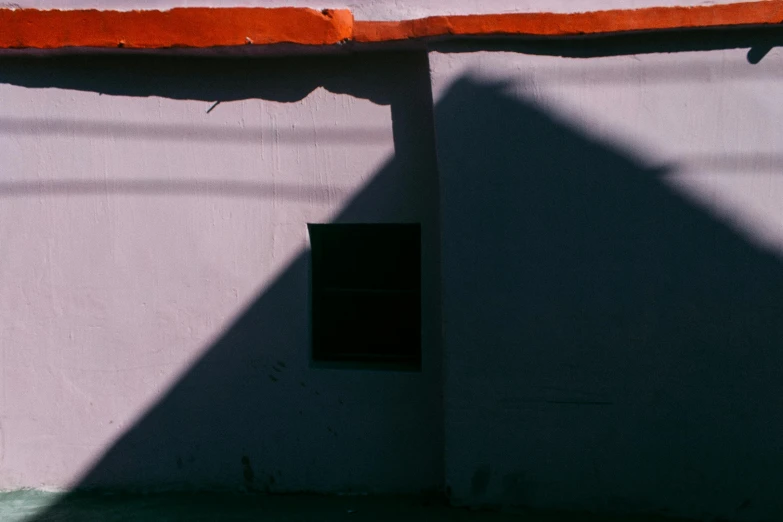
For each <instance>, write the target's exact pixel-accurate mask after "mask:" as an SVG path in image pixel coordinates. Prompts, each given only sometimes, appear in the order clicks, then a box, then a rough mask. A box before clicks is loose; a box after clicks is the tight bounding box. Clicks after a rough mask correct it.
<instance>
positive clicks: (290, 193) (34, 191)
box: [0, 180, 351, 202]
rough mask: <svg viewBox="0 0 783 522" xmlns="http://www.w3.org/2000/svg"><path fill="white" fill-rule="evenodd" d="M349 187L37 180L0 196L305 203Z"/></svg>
mask: <svg viewBox="0 0 783 522" xmlns="http://www.w3.org/2000/svg"><path fill="white" fill-rule="evenodd" d="M350 190H351V189H350V188H346V187H314V186H307V185H286V184H282V185H281V184H272V183H253V182H241V181H211V180H203V181H193V180H187V181H163V180H161V181H159V180H133V181H107V182H103V181H89V180H73V181H33V182H5V183H0V198H8V197H16V196H18V197H23V196H39V195H54V196H65V195H97V194H127V195H139V196H156V195H157V196H196V195H215V196H225V197H242V198H285V199H288V200H293V201H303V202H330V201H333V199H334V197H335V196H336V195H338V194H345V193H347V192H349V191H350Z"/></svg>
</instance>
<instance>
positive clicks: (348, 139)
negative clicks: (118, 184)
mask: <svg viewBox="0 0 783 522" xmlns="http://www.w3.org/2000/svg"><path fill="white" fill-rule="evenodd" d="M205 112H206V111H205ZM0 134H22V135H29V136H40V135H75V136H86V137H101V136H104V137H124V138H132V139H148V140H153V139H154V140H177V141H179V140H182V141H186V140H188V141H208V142H220V143H223V142H236V143H257V142H261V141H264V140H267V141H272V142H283V143H305V142H306V143H312V142H313V140H315V141H317V142H320V143H350V144H351V145H375V144H385V143H389V144H390V143H392V139H393V138H392V130H391V125H389V128H388V129H386V128H380V127H368V128H361V127H334V128H330V127H320V128H307V127H304V128H301V129H291V128H285V129H282V128H275V127H264V128H262V127H246V128H218V127H215V126H199V124H197V123H194V124H193V125H172V124H162V125H148V124H141V123H112V122H98V121H96V122H91V121H83V120H81V121H80V120H67V119H45V120H44V119H35V118H0Z"/></svg>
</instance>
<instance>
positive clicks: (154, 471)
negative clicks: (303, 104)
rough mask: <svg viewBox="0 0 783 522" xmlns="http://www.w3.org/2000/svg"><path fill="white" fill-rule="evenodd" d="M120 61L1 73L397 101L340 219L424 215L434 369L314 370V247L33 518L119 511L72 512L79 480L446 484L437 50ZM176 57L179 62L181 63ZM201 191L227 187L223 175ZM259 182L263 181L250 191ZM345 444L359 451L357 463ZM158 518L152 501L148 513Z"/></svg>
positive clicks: (135, 88)
mask: <svg viewBox="0 0 783 522" xmlns="http://www.w3.org/2000/svg"><path fill="white" fill-rule="evenodd" d="M120 62H121V63H118V62H117V60H108V61H104V60H102V59H100V58H97V59H95V60H94V61H93V60H91V59H84V60H83V59H82V58H79V57H67V58H50V59H46V60H43V59H33V60H30V59H17V58H14V59H7V60H3V61H2V64H0V71H2V72H0V81H3V82H9V83H14V84H17V85H27V86H36V87H43V86H57V87H61V88H71V89H80V90H90V91H97V92H102V93H112V94H118V95H125V96H147V95H158V96H168V97H172V98H177V99H193V98H195V99H203V100H228V99H232V100H233V99H242V98H244V97H257V98H264V99H270V100H278V101H293V100H298V99H300V98H302V97H304V96H306V95H307V94H308V93H309V92H311V91H312V90H313V89H315V88H316V87H319V86H322V87H325V88H327V89H329V90H330V91H332V92H337V93H348V94H351V95H352V96H356V97H363V98H367V99H370V100H372V101H374V102H376V103H380V104H388V105H390V107H391V113H392V125H393V129H392V130H393V137H394V148H395V153H394V157H393V158H392V159H391V160H389V161H388V163H387V164H386V165H384V166H383V167H382V168H381V169H380V170H379V171H378V172H377V173H376V175H375V176H374V177H373V178H372V180H371V181H370V182H369V183H368V184H367V185H366V186H365V188H364V189H363V190H362V191H361V193H360V194H359V195H358V196H357V197H356V198H355V199H354V200H353V201H351V202H350V203H349V204H348V205H347V206H346V207H345V208H344V209H343V210H342V211H341V213H340V214H339V215H338V216H337V217H336V218H335V219H334V221H335V222H352V223H355V222H385V221H391V222H417V223H421V227H422V228H421V233H422V299H423V301H422V318H423V323H424V326H423V327H422V347H423V355H422V370H421V372H415V373H405V372H403V373H398V372H372V371H356V370H354V371H338V370H325V369H315V368H310V364H309V341H308V335H309V333H308V324H309V317H308V291H309V290H308V270H309V269H308V262H309V258H308V255H307V253H304V252H303V253H302V254H301V255H299V256H298V257H297V258H296V259H295V260H294V261H293V262H292V263H291V265H290V266H288V267H287V269H286V270H285V271H284V273H283V274H282V275H281V276H279V278H278V279H277V280H276V281H275V282H274V283H273V284H272V285H271V286H269V287H268V288H267V289H266V290H265V291H264V293H263V295H261V296H259V297H258V299H257V300H256V301H255V302H254V303H253V304H252V305H250V306H249V307H248V308H247V309H246V310H245V311H244V312H243V313H242V314H241V317H239V318H238V319H237V320H236V321H235V322H234V323H233V324H232V325H230V326H229V327H228V328H227V329H226V331H225V333H224V334H223V335H222V336H221V338H220V339H218V340H217V341H216V342H215V343H214V344H213V345H212V346H211V347H209V348H208V349H207V350H206V351H205V354H204V355H203V357H201V358H200V359H199V360H198V361H197V362H196V363H195V364H194V365H193V366H192V367H191V368H189V370H188V371H187V374H186V375H185V376H184V377H183V378H182V379H181V380H180V381H179V382H177V383H176V384H175V385H174V386H173V387H172V388H171V389H170V390H169V391H168V392H167V393H166V394H165V396H164V397H162V398H161V399H160V400H159V401H158V403H157V404H156V405H155V406H154V407H152V408H151V409H150V410H149V411H147V412H146V413H145V415H144V416H143V417H142V418H141V419H140V420H139V421H138V422H137V423H136V424H135V425H134V426H133V427H132V428H130V429H129V430H128V431H127V432H126V433H125V434H124V435H123V436H122V437H121V438H120V439H119V440H117V441H116V443H114V444H113V446H112V447H111V448H110V449H108V451H106V453H105V454H104V455H102V456H100V458H99V459H98V460H97V464H95V465H94V466H93V467H92V468H91V469H90V470H88V471H87V472H86V473H85V474H84V476H83V478H82V479H81V480H80V482H79V484H78V486H77V487H76V488H75V490H76V492H75V493H72V494H68V495H66V496H65V497H64V498H62V499H61V500H60V501H58V502H57V504H55V505H53V506H51V507H50V508H49V509H47V510H46V511H45V512H43V513H40V514H39V515H37V516H36V517H35V519H36V520H60V519H62V518H66V519H67V517H69V516H71V517H72V516H77V517H80V519H84V518H82V517H89V516H96V517H98V518H99V519H101V517H103V516H107V515H106V514H105V513H103V514H100V513H82V514H81V515H74V514H73V512H74V509H75V507H74V506H76V505H78V504H79V499H80V498H81V497H80V495H79V493H78V491H80V490H84V489H93V488H98V489H104V490H106V489H109V490H121V491H138V490H146V489H153V490H156V489H196V490H203V489H214V490H221V491H224V490H226V489H228V490H232V491H236V490H250V491H291V490H293V491H302V490H308V489H314V490H316V491H345V490H348V491H350V490H359V491H373V490H376V489H377V490H382V491H420V490H422V489H433V488H437V487H438V485H439V484H440V483H442V468H443V463H442V447H443V444H442V434H441V422H442V413H441V398H440V392H441V385H440V372H441V370H440V361H441V356H440V349H439V340H438V339H439V324H440V319H439V315H438V314H439V290H438V289H439V284H440V277H439V274H438V270H439V255H438V250H439V235H438V229H437V222H438V207H437V202H438V186H437V177H436V168H435V163H434V160H435V158H434V144H433V139H434V136H433V125H432V121H431V118H432V102H431V100H432V98H431V94H430V83H429V75H428V63H427V59H426V56H425V55H423V54H381V55H375V56H373V57H372V58H369V57H348V58H344V57H343V58H328V59H324V58H321V59H319V60H316V61H313V60H311V59H308V58H302V59H297V60H288V61H285V62H282V61H277V60H249V61H240V62H236V63H232V64H230V65H227V64H226V63H225V62H224V61H223V60H205V59H193V60H182V59H179V60H169V59H166V58H150V57H144V58H138V57H134V58H131V59H129V61H127V62H124V61H120ZM172 69H174V70H176V71H177V72H176V73H171V70H172ZM51 71H57V72H55V73H51ZM128 71H132V72H131V73H128ZM61 75H62V76H61ZM159 75H162V76H163V77H164V78H163V79H162V78H161V77H160V76H159ZM131 77H132V78H134V79H135V80H134V81H133V82H131V81H130V80H131ZM175 78H179V80H177V81H174V79H175ZM183 80H192V81H183ZM189 85H193V86H195V87H188V86H189ZM126 185H127V186H126ZM198 188H199V187H195V189H196V190H197V189H198ZM202 188H204V189H205V190H207V191H210V190H211V191H212V192H213V193H214V190H212V189H214V188H215V187H202ZM218 188H220V187H218ZM240 188H241V187H240ZM245 188H247V187H245ZM262 188H263V187H262ZM16 189H17V190H19V191H20V193H17V194H14V192H13V190H14V187H10V188H9V191H7V192H9V193H6V194H4V196H6V197H14V196H16V195H25V194H26V193H28V192H29V191H30V190H35V188H34V187H26V186H25V187H21V188H19V187H16ZM91 189H92V187H91V186H81V185H79V184H73V183H64V184H61V185H57V186H47V187H43V190H49V193H55V194H68V193H74V192H75V193H89V191H90V190H91ZM222 189H224V192H223V195H226V196H231V197H235V196H238V195H239V194H237V193H236V190H234V188H232V187H222ZM226 189H228V191H227V192H226ZM112 190H119V191H124V192H130V193H138V194H142V195H144V194H149V193H155V194H167V193H168V192H169V191H170V192H171V195H177V194H181V193H182V192H183V191H186V192H187V191H191V190H194V187H193V186H188V185H187V184H184V185H181V186H180V185H177V186H166V185H165V184H164V185H160V184H158V185H154V186H150V185H149V184H148V183H144V182H141V183H137V184H130V185H128V184H127V183H126V184H125V185H122V184H121V185H120V186H119V187H113V188H112ZM299 194H300V195H301V192H300V193H299ZM258 195H261V196H265V195H266V194H257V193H253V192H251V193H250V194H242V196H243V197H253V196H258ZM283 197H285V194H283ZM302 226H303V227H304V226H305V223H302ZM364 395H366V398H364ZM346 456H350V458H349V460H348V461H346ZM291 469H293V470H302V471H301V476H286V475H285V474H286V473H288V474H289V475H291V473H290V471H289V470H291ZM305 475H306V476H305ZM379 477H380V478H379ZM152 515H154V513H149V512H148V513H146V515H145V517H149V516H152Z"/></svg>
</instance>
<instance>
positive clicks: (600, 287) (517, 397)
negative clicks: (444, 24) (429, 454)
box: [431, 34, 783, 520]
mask: <svg viewBox="0 0 783 522" xmlns="http://www.w3.org/2000/svg"><path fill="white" fill-rule="evenodd" d="M677 38H679V37H677V36H672V37H669V38H667V42H666V47H665V50H667V51H670V52H669V53H661V52H659V51H661V50H662V48H661V47H660V45H661V42H660V41H659V42H658V44H655V43H654V42H653V43H649V42H647V41H642V40H639V41H631V40H624V41H619V40H618V41H615V43H614V44H610V45H601V44H600V43H595V44H590V43H585V42H582V43H577V44H574V45H573V46H569V45H567V44H562V43H561V44H557V46H554V47H547V45H546V44H542V45H540V46H536V47H532V46H524V45H519V46H517V48H516V49H515V48H514V45H511V44H509V45H507V46H505V47H506V48H507V49H511V50H516V51H518V52H497V53H490V52H467V51H470V49H468V48H466V47H465V46H462V47H454V48H450V49H444V50H445V51H450V52H443V53H433V54H431V70H432V75H433V91H434V97H435V101H436V105H435V124H436V141H437V148H438V162H439V169H440V176H441V190H442V197H441V208H442V234H443V250H442V256H443V281H444V286H443V310H442V313H443V318H444V339H443V346H444V353H445V361H444V365H445V374H444V382H445V388H444V396H445V434H446V440H445V448H446V449H445V454H446V485H447V487H448V488H449V489H450V491H451V492H452V495H453V499H454V501H455V502H458V503H465V504H471V505H481V504H489V505H496V506H498V505H500V506H514V505H529V506H535V507H544V508H548V507H560V508H573V509H588V510H597V511H616V512H659V513H665V514H669V515H682V516H687V517H695V518H704V519H716V518H717V519H738V520H742V519H745V520H780V518H781V516H783V446H781V438H780V436H779V434H780V433H781V431H782V430H783V409H781V407H780V397H781V396H783V378H781V377H783V351H781V341H780V340H781V338H783V325H781V321H780V314H781V312H783V207H781V204H780V202H781V200H782V198H783V178H781V176H780V168H781V162H782V161H783V158H782V157H781V155H780V151H781V147H782V146H783V126H781V117H780V116H781V111H780V104H779V103H778V100H779V99H780V97H781V95H783V83H782V82H781V79H782V78H781V73H780V71H781V65H783V54H781V53H780V52H778V51H773V52H771V53H769V54H768V55H767V56H766V57H764V59H763V60H761V62H760V63H758V64H756V65H753V64H751V63H749V61H748V58H747V50H746V49H729V50H720V49H719V50H711V51H703V52H686V51H685V49H678V48H677V45H678V44H677V41H678V40H677ZM701 38H702V40H700V43H699V45H700V46H705V47H710V46H714V47H718V48H720V47H722V46H726V47H732V45H733V43H736V42H732V40H731V37H730V36H727V35H726V34H722V35H717V36H715V39H714V41H711V42H712V43H710V42H708V41H706V40H705V38H708V37H707V36H702V37H701ZM634 42H635V43H634ZM640 42H641V43H640ZM623 46H626V48H624V47H623ZM474 50H475V49H474ZM456 51H459V52H456ZM671 51H674V52H671ZM678 51H681V52H678ZM529 52H534V53H536V54H527V53H529ZM604 54H606V56H604ZM558 55H563V56H558ZM568 55H574V56H582V57H585V56H591V55H592V57H591V58H569V57H567V56H568Z"/></svg>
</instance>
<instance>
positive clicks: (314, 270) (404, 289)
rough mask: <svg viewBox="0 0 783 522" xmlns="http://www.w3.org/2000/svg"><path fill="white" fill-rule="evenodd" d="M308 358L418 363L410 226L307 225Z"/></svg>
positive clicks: (416, 235) (417, 238)
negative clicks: (310, 348)
mask: <svg viewBox="0 0 783 522" xmlns="http://www.w3.org/2000/svg"><path fill="white" fill-rule="evenodd" d="M308 229H309V232H310V246H311V248H312V252H311V254H312V257H311V261H312V262H311V296H312V302H311V307H312V308H311V313H312V331H311V334H312V357H313V361H316V362H333V363H340V362H346V363H369V364H374V365H376V364H377V365H380V366H404V367H413V368H419V366H420V361H421V282H420V280H421V228H420V226H419V225H418V224H345V225H343V224H328V225H327V224H317V225H316V224H310V225H308Z"/></svg>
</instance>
